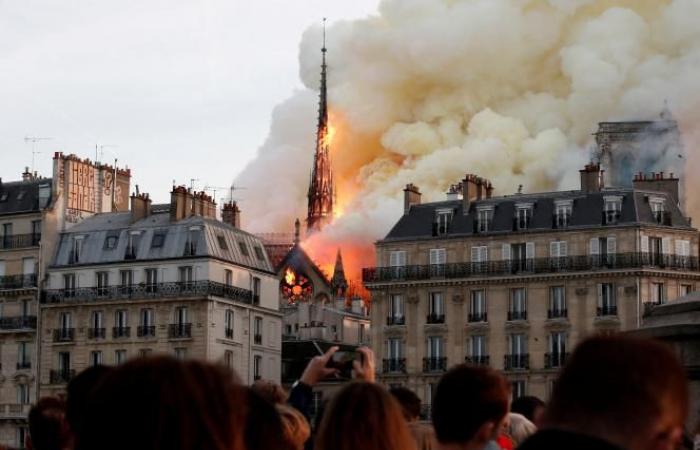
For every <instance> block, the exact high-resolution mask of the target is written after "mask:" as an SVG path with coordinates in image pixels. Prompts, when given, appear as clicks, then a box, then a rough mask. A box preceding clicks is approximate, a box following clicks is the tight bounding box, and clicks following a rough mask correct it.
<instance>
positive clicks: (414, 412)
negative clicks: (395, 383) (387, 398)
mask: <svg viewBox="0 0 700 450" xmlns="http://www.w3.org/2000/svg"><path fill="white" fill-rule="evenodd" d="M389 393H390V394H391V395H392V396H393V397H394V398H395V399H396V401H398V402H399V404H400V405H401V410H402V411H403V416H404V417H405V418H406V420H408V421H409V422H413V421H414V420H418V418H419V417H420V406H421V403H420V399H419V398H418V396H417V395H416V394H415V393H414V392H413V391H412V390H410V389H407V388H405V387H395V388H391V389H389Z"/></svg>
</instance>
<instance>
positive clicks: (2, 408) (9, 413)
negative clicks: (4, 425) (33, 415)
mask: <svg viewBox="0 0 700 450" xmlns="http://www.w3.org/2000/svg"><path fill="white" fill-rule="evenodd" d="M31 407H32V405H31V404H29V403H0V418H2V419H20V420H26V418H27V415H28V414H29V410H30V409H31Z"/></svg>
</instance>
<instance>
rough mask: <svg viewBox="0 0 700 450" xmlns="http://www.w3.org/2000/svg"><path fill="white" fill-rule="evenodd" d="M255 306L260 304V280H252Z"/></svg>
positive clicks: (254, 278) (255, 278) (256, 278)
mask: <svg viewBox="0 0 700 450" xmlns="http://www.w3.org/2000/svg"><path fill="white" fill-rule="evenodd" d="M252 291H253V304H254V305H259V304H260V278H258V277H253V278H252Z"/></svg>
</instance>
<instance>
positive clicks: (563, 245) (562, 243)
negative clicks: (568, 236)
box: [559, 241, 569, 256]
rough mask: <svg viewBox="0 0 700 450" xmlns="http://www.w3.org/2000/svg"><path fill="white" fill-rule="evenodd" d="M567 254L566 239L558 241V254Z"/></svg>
mask: <svg viewBox="0 0 700 450" xmlns="http://www.w3.org/2000/svg"><path fill="white" fill-rule="evenodd" d="M568 255H569V244H568V243H567V242H566V241H560V242H559V256H568Z"/></svg>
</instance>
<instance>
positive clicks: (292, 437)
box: [275, 404, 311, 450]
mask: <svg viewBox="0 0 700 450" xmlns="http://www.w3.org/2000/svg"><path fill="white" fill-rule="evenodd" d="M275 408H276V409H277V412H278V413H279V415H280V418H281V419H282V432H283V434H284V440H285V441H287V442H288V443H289V444H290V446H291V448H293V449H294V450H301V449H303V448H304V443H306V441H307V439H309V437H310V436H311V427H310V426H309V422H308V421H307V420H306V417H304V415H303V414H302V413H300V412H299V411H297V410H296V409H295V408H292V407H291V406H287V405H283V404H277V405H275Z"/></svg>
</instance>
